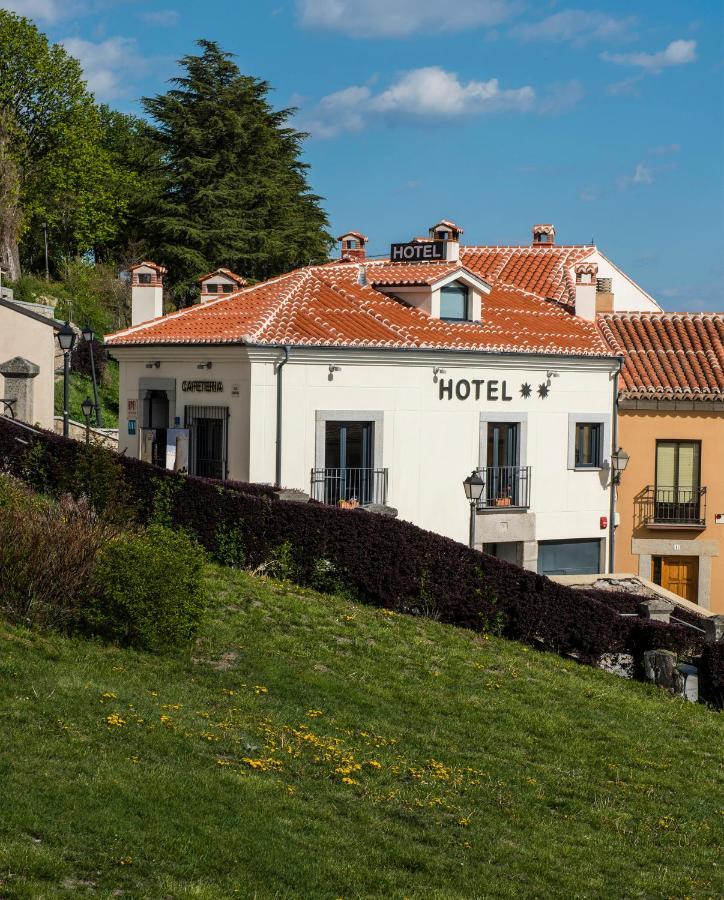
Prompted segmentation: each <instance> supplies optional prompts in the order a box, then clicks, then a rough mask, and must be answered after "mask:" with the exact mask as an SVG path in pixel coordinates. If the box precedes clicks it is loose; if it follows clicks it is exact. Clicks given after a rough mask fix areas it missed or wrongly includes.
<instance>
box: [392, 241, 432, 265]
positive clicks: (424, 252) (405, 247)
mask: <svg viewBox="0 0 724 900" xmlns="http://www.w3.org/2000/svg"><path fill="white" fill-rule="evenodd" d="M431 259H437V260H440V259H445V241H425V242H424V243H417V242H413V243H411V244H392V246H391V247H390V260H391V261H392V262H425V261H427V260H431Z"/></svg>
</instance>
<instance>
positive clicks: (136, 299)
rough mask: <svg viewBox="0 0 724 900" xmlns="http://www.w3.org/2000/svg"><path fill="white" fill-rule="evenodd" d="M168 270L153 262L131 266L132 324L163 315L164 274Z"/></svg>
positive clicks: (138, 323) (148, 320)
mask: <svg viewBox="0 0 724 900" xmlns="http://www.w3.org/2000/svg"><path fill="white" fill-rule="evenodd" d="M167 271H168V270H167V269H165V268H164V267H163V266H159V265H157V264H156V263H153V262H141V263H137V264H136V265H135V266H131V269H130V272H131V325H140V324H141V322H150V320H151V319H157V318H158V317H159V316H162V315H163V276H164V275H165V274H166V272H167Z"/></svg>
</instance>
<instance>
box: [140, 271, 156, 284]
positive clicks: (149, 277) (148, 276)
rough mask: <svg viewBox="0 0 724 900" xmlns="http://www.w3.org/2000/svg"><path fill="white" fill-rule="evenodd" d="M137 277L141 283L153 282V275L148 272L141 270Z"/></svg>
mask: <svg viewBox="0 0 724 900" xmlns="http://www.w3.org/2000/svg"><path fill="white" fill-rule="evenodd" d="M137 277H138V283H139V284H151V281H152V279H153V275H151V274H149V273H148V272H139V273H138V276H137Z"/></svg>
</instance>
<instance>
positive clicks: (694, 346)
mask: <svg viewBox="0 0 724 900" xmlns="http://www.w3.org/2000/svg"><path fill="white" fill-rule="evenodd" d="M598 327H599V330H600V332H601V335H602V336H603V338H604V340H605V341H606V343H607V344H608V346H609V347H610V349H611V351H612V352H613V353H615V354H617V355H621V356H623V358H624V364H623V371H622V373H621V381H622V387H621V391H620V396H622V397H625V398H629V399H635V400H642V399H650V400H658V399H661V400H702V401H719V402H724V314H722V313H609V314H603V315H600V316H599V317H598Z"/></svg>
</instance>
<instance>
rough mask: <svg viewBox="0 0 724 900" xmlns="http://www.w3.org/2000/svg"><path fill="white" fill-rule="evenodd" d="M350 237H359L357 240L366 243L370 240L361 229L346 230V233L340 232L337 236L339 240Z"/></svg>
mask: <svg viewBox="0 0 724 900" xmlns="http://www.w3.org/2000/svg"><path fill="white" fill-rule="evenodd" d="M348 237H353V238H357V240H358V241H361V242H362V243H363V244H366V243H367V242H368V238H367V237H365V235H363V234H362V233H361V232H359V231H345V232H344V234H340V236H339V237H338V238H337V240H338V241H343V240H344V239H345V238H348Z"/></svg>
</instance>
